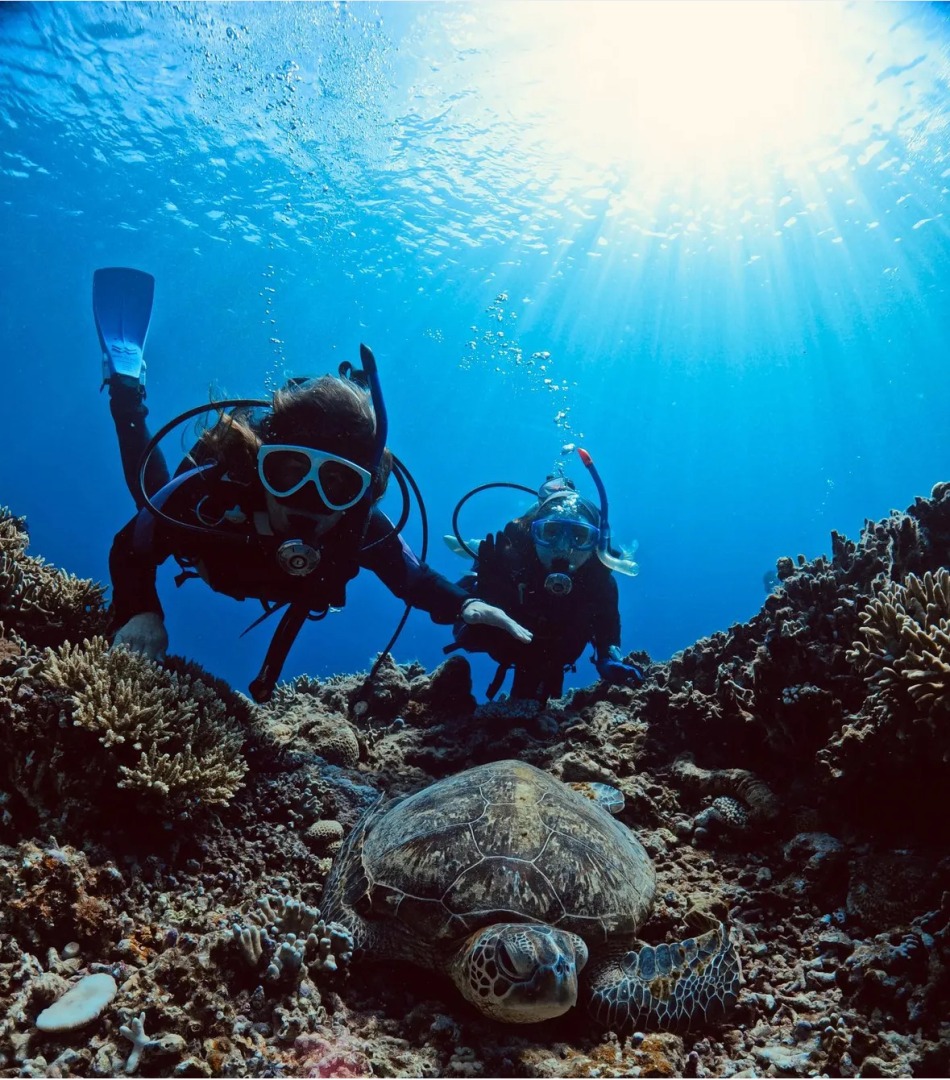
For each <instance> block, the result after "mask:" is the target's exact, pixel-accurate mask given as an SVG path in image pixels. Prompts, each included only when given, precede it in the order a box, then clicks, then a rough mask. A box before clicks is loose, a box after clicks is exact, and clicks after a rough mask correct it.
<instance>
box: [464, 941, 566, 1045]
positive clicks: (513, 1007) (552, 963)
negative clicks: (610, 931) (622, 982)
mask: <svg viewBox="0 0 950 1080" xmlns="http://www.w3.org/2000/svg"><path fill="white" fill-rule="evenodd" d="M586 963H587V946H586V945H585V944H584V942H583V941H582V940H581V938H579V937H578V936H577V935H576V934H568V933H566V932H565V931H563V930H555V929H554V927H553V926H546V925H541V924H535V923H494V924H493V925H491V926H487V927H485V929H483V930H479V931H478V932H477V933H475V934H472V936H471V937H470V938H468V940H467V941H465V943H464V944H463V945H462V946H461V947H460V948H459V950H458V952H457V953H456V954H455V956H454V958H453V960H452V963H451V965H450V967H449V974H450V975H451V976H452V979H453V980H454V982H455V985H456V986H457V987H458V988H459V990H460V991H461V993H462V996H463V997H464V998H465V999H466V1000H468V1001H470V1002H471V1003H472V1004H473V1005H475V1006H476V1008H478V1009H480V1010H481V1012H483V1013H484V1014H485V1015H486V1016H488V1017H490V1018H491V1019H492V1020H502V1021H504V1022H505V1023H507V1024H533V1023H536V1022H537V1021H539V1020H549V1019H550V1018H551V1017H552V1016H560V1015H561V1014H562V1013H565V1012H567V1010H568V1009H570V1008H571V1007H572V1006H573V1005H574V1004H575V1003H576V1002H577V974H578V972H579V971H580V970H581V968H582V967H583V966H584V965H585V964H586Z"/></svg>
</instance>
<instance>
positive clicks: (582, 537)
mask: <svg viewBox="0 0 950 1080" xmlns="http://www.w3.org/2000/svg"><path fill="white" fill-rule="evenodd" d="M531 539H532V540H533V541H534V542H535V543H536V544H537V545H539V546H540V547H545V548H561V549H570V550H572V551H593V550H594V548H596V547H597V543H598V541H599V540H600V529H598V528H597V527H596V525H592V524H591V523H590V522H589V521H580V520H578V519H576V518H565V517H549V518H539V519H538V520H537V521H534V522H532V523H531Z"/></svg>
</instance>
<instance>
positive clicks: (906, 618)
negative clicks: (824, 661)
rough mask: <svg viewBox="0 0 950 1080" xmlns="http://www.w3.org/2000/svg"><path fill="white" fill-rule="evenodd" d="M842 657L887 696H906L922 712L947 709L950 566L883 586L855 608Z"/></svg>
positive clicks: (949, 702)
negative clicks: (852, 632) (853, 632)
mask: <svg viewBox="0 0 950 1080" xmlns="http://www.w3.org/2000/svg"><path fill="white" fill-rule="evenodd" d="M861 622H862V626H861V633H862V634H863V635H864V637H865V639H866V641H860V640H858V641H856V642H855V643H854V645H853V646H852V648H851V649H850V651H849V652H848V654H847V655H848V659H849V660H850V661H851V662H852V663H854V664H855V665H857V666H858V667H859V668H861V670H862V671H863V672H864V673H865V675H866V676H867V677H868V679H869V681H870V682H871V684H872V685H873V686H875V687H877V688H879V689H880V690H881V692H882V694H883V696H884V698H885V700H887V701H890V702H895V703H897V704H900V703H902V702H905V701H906V698H908V697H909V698H910V699H911V701H912V702H913V703H914V704H915V705H916V706H917V711H918V712H919V713H920V714H921V715H922V716H927V717H930V718H933V717H934V716H935V715H936V714H938V713H950V570H947V569H946V568H944V567H941V568H940V569H938V570H937V571H936V573H931V572H930V571H929V570H928V571H927V572H926V573H925V574H924V575H923V577H918V576H917V575H916V574H910V575H908V577H907V578H906V579H905V581H904V584H903V585H891V586H889V587H888V588H885V589H883V590H882V591H881V592H880V593H879V594H878V596H877V597H876V598H875V599H873V600H872V601H871V602H870V603H869V604H868V605H867V607H866V608H865V609H864V611H863V612H862V613H861Z"/></svg>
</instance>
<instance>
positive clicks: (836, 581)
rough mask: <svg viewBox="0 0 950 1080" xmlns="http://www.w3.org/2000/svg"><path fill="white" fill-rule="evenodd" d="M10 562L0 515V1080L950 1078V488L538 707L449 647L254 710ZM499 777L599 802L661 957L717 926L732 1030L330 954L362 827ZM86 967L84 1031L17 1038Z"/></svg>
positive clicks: (11, 526)
mask: <svg viewBox="0 0 950 1080" xmlns="http://www.w3.org/2000/svg"><path fill="white" fill-rule="evenodd" d="M25 551H26V534H25V530H24V528H23V525H22V522H20V521H19V520H18V519H16V518H14V517H12V516H11V515H10V514H9V513H8V512H6V511H4V512H2V513H0V620H2V621H0V725H2V730H3V733H4V734H3V739H4V750H5V753H4V754H3V755H2V756H0V1018H2V1019H0V1075H2V1076H11V1077H13V1076H109V1075H137V1076H166V1075H177V1076H216V1075H227V1076H330V1075H334V1076H367V1075H391V1076H392V1075H396V1076H400V1075H411V1076H437V1075H438V1076H475V1077H477V1076H486V1077H487V1076H501V1077H505V1076H550V1077H559V1076H601V1077H604V1076H611V1075H614V1076H621V1075H627V1076H629V1075H642V1076H646V1075H650V1076H712V1075H717V1076H738V1075H763V1074H764V1075H773V1076H776V1075H781V1076H812V1075H823V1074H824V1075H837V1076H906V1075H945V1074H946V1073H947V1072H948V1069H950V1023H948V1020H947V1007H946V1005H947V1001H948V1000H950V857H948V856H950V851H948V841H950V835H948V832H950V823H948V817H947V815H946V813H945V812H944V811H943V806H944V802H945V792H946V789H947V783H948V780H950V777H948V776H947V768H948V765H947V757H948V754H947V739H948V734H947V732H948V721H950V717H948V715H947V714H948V708H947V687H948V674H947V669H946V665H947V664H948V663H950V659H948V655H947V644H948V642H947V636H948V634H950V628H948V624H947V620H948V617H950V615H948V611H950V604H948V600H950V580H948V578H950V575H948V552H950V485H946V484H942V485H938V486H937V487H936V488H935V489H934V491H933V493H932V495H931V497H930V498H929V499H918V500H917V501H916V502H915V504H914V505H913V506H911V507H910V508H909V509H908V510H907V511H906V512H903V513H896V512H895V513H893V514H891V515H890V516H889V517H888V518H886V519H884V520H883V521H880V522H867V523H866V524H865V527H864V529H863V531H862V534H861V536H860V538H859V540H857V541H852V540H849V539H846V538H844V537H841V536H838V535H836V534H833V535H832V538H831V551H830V556H829V557H821V558H818V559H814V560H812V561H807V560H805V559H804V558H801V557H798V558H786V559H782V560H780V561H779V565H778V568H777V578H778V585H777V586H776V587H775V588H774V590H773V591H772V593H771V594H770V595H769V596H768V597H767V598H766V600H765V603H764V605H763V607H762V609H761V611H759V612H758V613H757V614H756V615H755V616H754V617H753V618H752V619H750V620H749V621H748V622H747V623H744V624H740V625H736V626H732V627H729V628H728V629H727V630H724V631H723V632H721V633H718V634H714V635H713V636H711V637H709V638H705V639H703V640H702V641H699V642H696V643H695V644H694V645H693V646H691V647H690V648H689V649H686V650H684V652H682V653H680V654H678V655H677V656H675V657H673V658H672V659H671V660H670V661H669V662H668V663H649V661H648V658H645V657H639V656H638V657H637V658H636V659H637V662H638V663H641V664H643V666H644V667H645V669H646V671H647V679H646V681H645V682H644V684H643V686H642V687H640V688H638V689H635V690H631V689H626V688H622V687H608V686H605V685H603V684H600V683H597V684H593V685H592V686H591V687H590V688H587V689H584V690H581V691H577V692H575V693H574V694H573V695H571V696H569V697H567V698H565V699H563V700H561V701H557V702H549V703H548V704H547V705H546V706H545V707H544V708H540V707H538V706H536V705H531V704H529V703H524V702H511V701H507V700H501V701H498V702H496V703H493V704H489V705H480V706H476V705H475V703H474V701H473V699H472V696H471V678H470V675H469V671H468V665H467V663H466V662H465V660H464V658H462V657H453V658H452V659H451V660H449V661H447V662H446V663H445V664H443V665H442V667H440V668H439V669H438V670H437V671H435V672H433V673H431V674H430V673H427V672H426V671H425V670H424V669H423V668H422V667H421V666H420V665H418V664H411V665H407V666H403V667H400V666H397V665H395V664H393V663H392V662H391V661H390V660H386V661H384V663H383V664H382V665H381V667H380V673H381V674H380V682H379V684H378V685H375V686H374V685H373V684H372V683H370V684H367V681H366V677H365V675H362V674H361V675H348V676H338V677H335V678H333V679H329V680H326V681H317V680H314V679H307V678H302V679H297V680H295V681H294V682H293V683H291V684H288V685H285V686H281V687H279V688H278V689H277V691H276V693H275V695H274V698H273V700H272V701H271V702H270V703H268V705H267V706H266V707H263V708H257V707H255V706H253V705H251V703H250V702H248V701H247V700H246V699H245V698H243V697H241V695H239V694H236V693H234V692H233V691H232V690H230V689H229V688H228V687H226V686H223V685H221V684H218V683H217V682H216V681H215V680H213V679H211V678H210V677H208V676H206V675H205V674H204V673H202V672H201V671H200V669H197V668H196V667H194V665H189V664H185V663H184V662H183V661H180V660H177V659H172V660H170V661H169V663H168V665H167V666H165V667H158V666H157V665H153V664H149V663H148V662H147V661H141V660H138V659H137V658H133V657H130V656H129V655H128V654H126V653H124V652H123V651H122V650H114V651H110V650H108V649H107V647H106V644H105V642H104V640H103V639H102V638H101V637H97V635H101V634H102V633H103V631H104V619H105V616H104V613H103V611H102V606H101V594H100V593H97V592H96V588H97V587H93V586H91V585H89V583H86V584H85V585H78V584H77V583H76V582H75V579H70V578H69V575H67V574H64V573H63V572H61V571H58V570H54V569H53V568H51V567H47V566H46V565H45V564H44V563H42V561H41V560H32V561H31V557H29V556H27V555H26V554H25ZM67 641H68V642H69V644H68V645H67ZM86 642H87V643H86ZM509 757H515V758H520V759H522V760H524V761H527V762H530V763H531V764H534V765H537V766H538V767H540V768H543V769H546V770H548V771H549V772H550V773H552V774H553V775H554V776H557V777H560V778H561V779H563V780H564V781H565V782H568V783H575V784H581V785H585V786H586V787H588V788H591V789H593V788H594V785H597V784H609V785H611V786H612V787H615V788H617V789H619V791H620V792H621V793H622V795H623V805H622V808H620V801H619V800H617V808H618V810H619V820H620V821H622V822H624V823H625V824H627V825H628V826H630V827H632V828H635V829H636V830H637V832H638V834H639V836H640V837H641V839H642V841H643V843H644V846H645V847H646V848H647V850H648V852H649V853H650V856H651V858H652V859H653V861H654V863H655V865H656V869H657V875H658V882H657V893H656V895H657V899H656V904H655V908H654V912H653V915H652V918H651V920H650V923H649V925H648V926H647V927H646V928H645V929H644V934H647V935H649V940H650V942H651V943H656V944H659V943H662V942H663V941H674V940H678V939H679V938H680V937H681V936H682V929H683V926H684V924H691V923H693V921H694V919H696V918H699V917H715V918H720V919H721V918H724V917H727V918H728V921H729V924H730V926H731V928H732V934H733V936H734V938H735V939H736V940H737V942H738V948H739V952H740V956H741V961H742V970H743V985H742V988H741V990H740V995H739V1000H738V1003H737V1005H736V1007H735V1010H734V1011H733V1013H732V1014H731V1015H730V1016H728V1017H727V1018H726V1019H725V1020H724V1021H723V1022H721V1023H719V1024H714V1025H711V1026H707V1027H702V1028H697V1029H696V1030H693V1031H688V1032H681V1033H676V1034H658V1033H650V1032H642V1031H637V1032H634V1033H633V1034H631V1035H629V1036H628V1037H626V1038H624V1039H620V1038H618V1037H617V1036H616V1035H614V1034H612V1033H611V1032H609V1031H608V1032H606V1033H598V1032H597V1031H595V1030H594V1029H593V1027H592V1025H591V1022H590V1020H589V1018H587V1017H586V1016H585V1015H584V1014H583V1013H582V1012H581V1010H574V1011H573V1012H572V1013H569V1014H567V1015H566V1016H565V1017H562V1018H560V1019H559V1020H556V1021H550V1022H547V1023H544V1024H539V1025H530V1026H526V1027H523V1028H522V1027H506V1026H503V1025H498V1024H493V1023H491V1022H490V1021H488V1020H485V1019H483V1018H482V1017H481V1016H480V1015H479V1014H477V1013H476V1012H474V1011H473V1010H472V1009H470V1008H469V1007H468V1006H466V1005H465V1004H464V1002H461V1001H460V1000H459V998H458V995H457V992H456V991H455V990H454V988H453V987H452V986H451V984H450V983H448V981H445V982H443V981H440V980H439V979H436V978H435V977H434V976H433V975H432V974H431V973H426V972H422V971H419V970H416V969H414V968H412V967H410V966H408V965H406V966H405V967H394V966H392V965H389V966H388V967H387V966H380V965H376V964H374V963H373V962H372V955H371V953H370V954H369V955H361V954H360V953H356V954H355V955H354V956H353V959H352V962H350V963H344V962H342V961H343V957H344V955H345V954H346V953H347V952H349V947H348V943H347V942H346V940H345V939H344V938H341V937H334V931H333V928H332V926H326V925H325V924H324V923H323V920H322V919H321V917H320V915H319V905H320V902H321V891H322V885H323V882H324V881H325V879H326V877H327V874H328V873H329V870H330V866H331V862H332V856H333V853H334V851H335V850H336V849H337V848H338V847H339V844H340V841H341V839H343V838H344V837H345V836H346V834H347V833H348V832H349V830H350V829H351V828H352V827H353V825H354V824H355V822H356V821H357V820H358V818H359V816H360V815H361V814H362V813H363V811H364V810H365V809H366V808H367V807H368V806H370V805H372V804H373V803H374V802H375V800H376V799H377V798H379V797H380V796H381V795H386V796H398V795H401V794H405V793H407V792H411V791H415V790H417V789H419V788H420V787H422V786H424V785H426V784H428V783H431V782H432V781H433V780H435V779H438V778H440V777H443V776H447V775H449V774H451V773H453V772H455V771H458V770H460V769H463V768H466V767H468V766H471V765H476V764H480V763H482V762H485V761H490V760H497V759H500V758H509ZM166 759H167V760H166ZM120 783H121V784H123V785H124V786H122V787H120V786H119V784H120ZM185 814H187V815H189V816H188V817H187V820H184V821H183V815H185ZM235 927H237V930H235ZM334 968H337V970H334ZM99 975H101V976H107V977H108V978H109V979H111V980H114V982H115V985H116V994H115V997H114V998H113V999H112V1000H111V1001H110V1002H108V1003H107V1004H106V1005H105V1006H104V1008H103V1009H102V1011H101V1012H100V1013H99V1014H98V1015H97V1016H95V1017H94V1018H93V1019H91V1020H90V1021H89V1022H88V1023H87V1024H85V1025H84V1026H83V1027H81V1028H76V1029H73V1030H69V1031H66V1030H60V1031H43V1030H41V1028H40V1027H38V1026H37V1023H36V1022H37V1019H38V1018H39V1016H40V1015H41V1014H42V1013H43V1012H44V1010H46V1009H48V1008H49V1007H50V1006H51V1005H53V1004H54V1002H56V1001H57V1000H62V999H63V996H64V995H65V994H66V993H67V992H68V991H70V990H71V988H73V987H75V986H77V985H80V986H81V985H82V984H83V980H85V979H87V978H88V977H89V976H99ZM101 982H103V984H104V985H109V984H108V982H106V981H105V980H101ZM575 1014H576V1015H575Z"/></svg>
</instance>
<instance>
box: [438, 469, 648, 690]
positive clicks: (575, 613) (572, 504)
mask: <svg viewBox="0 0 950 1080" xmlns="http://www.w3.org/2000/svg"><path fill="white" fill-rule="evenodd" d="M578 455H579V456H580V458H581V460H582V461H583V462H584V464H585V465H586V467H587V469H588V471H589V472H590V474H591V476H592V478H593V480H594V483H595V484H596V486H597V490H598V493H599V496H600V509H598V508H597V507H596V506H595V505H594V504H593V503H592V502H590V501H589V500H588V499H585V498H582V497H581V495H580V494H579V493H578V492H577V490H576V489H575V487H574V484H573V482H572V481H571V480H569V479H567V478H566V477H563V476H556V477H548V479H547V480H546V481H545V483H544V484H542V485H541V488H540V489H539V491H538V493H537V502H536V503H535V504H534V505H533V506H532V507H531V508H530V509H529V510H528V511H527V512H526V513H525V514H523V515H522V516H521V517H519V518H515V520H514V521H510V522H508V524H507V525H506V526H505V527H504V529H503V530H502V531H501V532H499V533H497V534H494V535H492V534H489V535H488V536H487V537H486V538H485V539H484V540H483V541H482V542H481V543H480V544H479V545H478V550H477V552H476V551H474V550H473V549H472V548H470V547H469V546H468V545H467V544H466V543H465V542H464V541H463V540H462V538H461V535H460V534H459V531H458V515H459V510H460V509H461V507H462V505H463V504H464V503H465V502H466V501H467V500H468V499H469V498H470V497H471V496H472V495H475V494H477V493H478V492H479V491H484V490H485V489H486V488H491V487H511V488H515V489H517V490H519V491H528V492H530V491H531V489H530V488H526V487H524V486H522V485H521V484H508V483H492V484H483V485H481V486H480V487H477V488H475V489H473V490H472V491H470V492H469V493H468V494H467V495H465V496H464V497H463V498H462V500H461V501H460V502H459V503H458V505H457V506H456V508H455V514H454V516H453V528H454V530H455V535H454V536H448V537H446V541H447V542H448V543H449V546H450V547H452V549H453V550H454V551H456V552H457V553H459V554H467V555H470V556H472V557H473V558H475V563H474V565H473V567H472V572H471V574H469V575H468V576H467V577H465V578H463V579H462V581H461V582H460V584H461V585H463V586H467V587H468V588H469V589H470V590H471V592H472V594H473V595H477V596H479V597H483V598H484V599H485V600H486V601H487V602H488V603H490V604H496V605H499V606H500V607H502V608H503V609H504V610H505V611H509V612H512V613H513V614H514V615H515V616H516V617H517V619H518V620H519V623H521V624H522V625H523V626H525V627H526V628H527V629H528V630H529V631H530V632H531V635H532V637H531V639H530V640H529V641H525V640H524V639H523V638H518V637H515V636H510V635H506V634H504V633H503V632H501V633H499V631H498V630H497V629H496V628H494V627H493V626H491V625H483V626H473V625H468V624H466V623H465V622H463V621H461V620H460V621H458V622H457V623H456V626H455V644H454V645H449V646H448V647H447V648H446V650H445V651H446V652H451V651H452V650H453V649H466V650H468V651H469V652H485V653H488V655H489V656H491V657H492V659H493V660H495V661H497V663H498V670H497V672H496V674H495V677H494V679H493V680H492V683H491V685H490V686H489V687H488V691H487V693H488V697H489V698H492V697H494V696H495V694H496V693H498V691H499V690H500V689H501V685H502V683H503V681H504V679H505V676H506V675H507V673H508V671H509V670H510V669H511V668H514V678H513V680H512V685H511V697H513V698H529V699H530V698H534V699H535V700H537V701H540V702H542V703H543V702H545V701H547V700H548V698H557V697H560V696H561V694H562V692H563V689H564V673H565V671H566V670H568V669H572V668H573V665H574V663H575V661H576V660H577V659H578V657H579V656H580V655H581V653H582V652H583V651H584V647H585V645H587V643H588V642H590V643H591V644H592V645H593V647H594V654H593V656H592V657H591V661H592V662H593V664H594V666H595V668H596V670H597V674H598V675H599V676H600V677H601V678H602V679H603V680H604V681H605V682H609V683H613V684H615V685H621V686H638V685H639V684H640V683H641V682H642V681H643V673H642V671H641V670H640V669H639V668H638V667H636V666H635V665H634V664H630V663H626V662H624V661H623V660H622V659H621V655H620V648H619V646H620V611H619V597H618V591H617V582H616V580H615V579H614V576H613V571H617V572H619V573H622V574H626V575H628V576H631V577H632V576H633V575H634V574H636V572H637V565H636V563H635V562H634V561H633V559H632V558H630V557H629V556H628V555H625V554H623V553H619V552H615V551H614V550H613V548H612V547H611V543H610V526H609V523H608V517H607V493H606V491H605V489H604V485H603V483H602V481H601V479H600V476H599V474H598V473H597V470H596V468H595V467H594V463H593V460H592V459H591V457H590V455H589V454H588V453H587V452H586V451H585V450H582V449H578ZM495 626H497V624H495Z"/></svg>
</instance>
